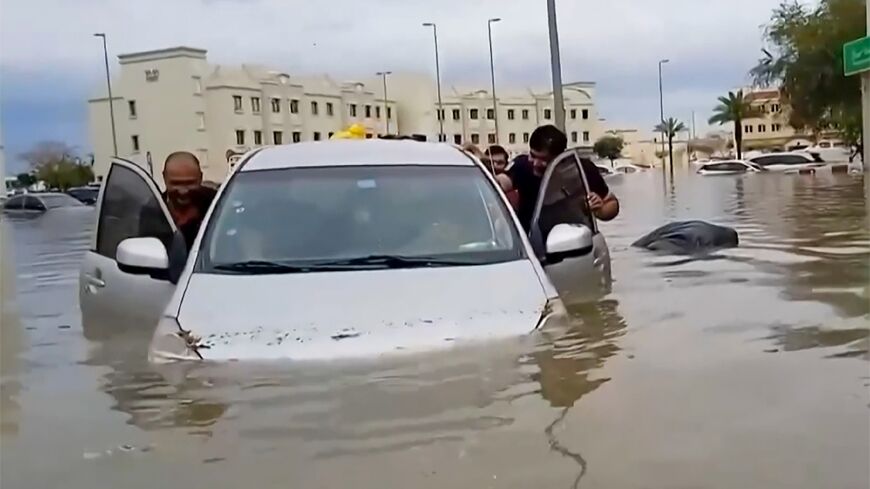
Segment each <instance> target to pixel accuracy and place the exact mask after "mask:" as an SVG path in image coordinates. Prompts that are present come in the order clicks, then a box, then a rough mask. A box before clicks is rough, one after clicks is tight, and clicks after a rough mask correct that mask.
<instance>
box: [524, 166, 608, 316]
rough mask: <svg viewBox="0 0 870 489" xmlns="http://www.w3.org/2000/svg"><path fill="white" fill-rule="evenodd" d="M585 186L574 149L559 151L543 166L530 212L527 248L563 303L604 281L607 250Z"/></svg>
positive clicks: (599, 285) (587, 292)
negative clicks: (541, 266) (545, 272)
mask: <svg viewBox="0 0 870 489" xmlns="http://www.w3.org/2000/svg"><path fill="white" fill-rule="evenodd" d="M587 189H588V185H587V183H586V177H585V175H584V174H583V169H582V167H581V165H580V158H579V156H578V155H577V153H576V152H575V151H573V150H569V151H567V152H565V153H562V154H561V155H559V157H557V158H556V159H555V160H553V162H552V163H550V164H549V165H548V166H547V171H546V172H545V173H544V177H543V179H542V181H541V191H540V192H539V194H538V202H537V204H536V205H535V212H534V213H533V214H532V223H531V227H530V231H529V239H530V241H531V243H532V247H533V248H534V250H535V254H536V255H537V257H538V260H540V262H541V264H542V265H543V266H544V269H545V270H546V271H547V275H548V276H549V278H550V281H551V282H552V283H553V285H554V286H555V287H556V289H557V290H558V291H559V295H560V296H561V297H562V298H563V300H565V301H566V302H568V301H571V300H572V299H574V298H577V297H580V296H587V295H588V294H589V293H596V292H600V290H601V287H602V285H605V286H608V285H609V284H610V253H609V251H608V249H607V243H606V241H605V240H604V236H603V235H602V234H601V233H600V232H599V230H598V224H597V222H596V221H595V217H594V216H593V215H592V212H591V210H590V209H589V204H588V202H587Z"/></svg>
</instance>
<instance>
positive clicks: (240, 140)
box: [236, 129, 245, 146]
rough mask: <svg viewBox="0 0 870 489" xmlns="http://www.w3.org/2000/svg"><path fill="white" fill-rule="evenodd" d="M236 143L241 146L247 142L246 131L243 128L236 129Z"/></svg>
mask: <svg viewBox="0 0 870 489" xmlns="http://www.w3.org/2000/svg"><path fill="white" fill-rule="evenodd" d="M236 144H237V145H239V146H242V145H244V144H245V131H244V130H243V129H236Z"/></svg>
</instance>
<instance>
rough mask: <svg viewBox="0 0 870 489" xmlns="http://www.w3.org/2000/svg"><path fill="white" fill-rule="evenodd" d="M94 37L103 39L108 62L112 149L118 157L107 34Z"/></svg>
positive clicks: (105, 56) (107, 80) (105, 57)
mask: <svg viewBox="0 0 870 489" xmlns="http://www.w3.org/2000/svg"><path fill="white" fill-rule="evenodd" d="M94 37H101V38H103V60H104V61H105V62H106V86H107V87H108V91H109V120H110V121H111V122H112V148H113V149H114V150H115V154H114V156H118V136H117V134H115V102H114V99H113V97H112V78H111V76H110V75H109V49H108V47H107V46H106V34H105V33H102V32H98V33H96V34H94Z"/></svg>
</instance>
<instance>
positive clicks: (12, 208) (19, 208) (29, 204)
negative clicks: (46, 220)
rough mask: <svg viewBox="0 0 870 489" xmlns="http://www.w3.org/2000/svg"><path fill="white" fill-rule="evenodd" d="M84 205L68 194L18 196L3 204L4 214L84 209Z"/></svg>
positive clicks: (46, 193)
mask: <svg viewBox="0 0 870 489" xmlns="http://www.w3.org/2000/svg"><path fill="white" fill-rule="evenodd" d="M83 206H84V204H82V203H81V202H79V201H78V200H76V199H74V198H73V197H70V196H69V195H67V194H62V193H56V192H45V193H33V194H24V195H16V196H15V197H12V198H10V199H9V200H7V201H6V202H5V203H4V204H3V212H7V213H14V214H36V213H43V212H46V211H49V210H52V209H60V208H64V207H83Z"/></svg>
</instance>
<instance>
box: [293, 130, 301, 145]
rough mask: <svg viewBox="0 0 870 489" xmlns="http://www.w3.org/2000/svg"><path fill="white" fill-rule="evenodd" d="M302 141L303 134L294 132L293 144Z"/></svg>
mask: <svg viewBox="0 0 870 489" xmlns="http://www.w3.org/2000/svg"><path fill="white" fill-rule="evenodd" d="M300 141H302V133H301V132H299V131H293V142H294V143H298V142H300Z"/></svg>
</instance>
